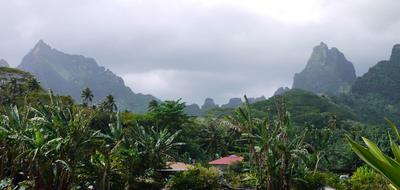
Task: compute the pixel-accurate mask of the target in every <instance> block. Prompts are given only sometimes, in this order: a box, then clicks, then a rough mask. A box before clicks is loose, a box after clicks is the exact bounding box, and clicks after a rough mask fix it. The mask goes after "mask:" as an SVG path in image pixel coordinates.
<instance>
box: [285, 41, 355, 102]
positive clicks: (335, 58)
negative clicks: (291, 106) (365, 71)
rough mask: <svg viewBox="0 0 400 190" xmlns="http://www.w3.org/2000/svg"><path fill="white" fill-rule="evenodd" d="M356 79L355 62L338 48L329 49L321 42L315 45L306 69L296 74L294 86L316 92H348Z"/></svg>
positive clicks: (294, 87)
mask: <svg viewBox="0 0 400 190" xmlns="http://www.w3.org/2000/svg"><path fill="white" fill-rule="evenodd" d="M355 80H356V73H355V69H354V66H353V64H352V63H351V62H350V61H348V60H347V59H346V57H345V56H344V55H343V53H342V52H340V51H339V50H338V49H337V48H335V47H334V48H331V49H329V48H328V46H327V45H326V44H324V43H323V42H321V44H320V45H318V46H316V47H314V49H313V52H312V54H311V57H310V59H309V60H308V62H307V65H306V67H305V68H304V70H303V71H302V72H300V73H296V74H295V76H294V80H293V87H292V88H293V89H296V88H297V89H303V90H307V91H311V92H314V93H333V94H337V93H347V92H349V91H350V90H351V86H352V84H353V83H354V81H355Z"/></svg>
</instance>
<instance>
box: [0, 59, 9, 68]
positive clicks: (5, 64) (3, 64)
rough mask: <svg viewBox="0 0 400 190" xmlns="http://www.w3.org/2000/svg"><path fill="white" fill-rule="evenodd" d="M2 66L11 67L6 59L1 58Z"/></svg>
mask: <svg viewBox="0 0 400 190" xmlns="http://www.w3.org/2000/svg"><path fill="white" fill-rule="evenodd" d="M0 67H10V65H9V64H8V63H7V61H6V60H4V59H0Z"/></svg>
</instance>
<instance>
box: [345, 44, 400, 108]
mask: <svg viewBox="0 0 400 190" xmlns="http://www.w3.org/2000/svg"><path fill="white" fill-rule="evenodd" d="M399 73H400V44H396V45H394V46H393V49H392V54H391V56H390V59H389V60H387V61H380V62H379V63H378V64H376V65H375V66H373V67H371V68H370V69H369V71H368V72H367V73H365V74H364V75H363V76H362V77H359V78H357V80H356V82H355V83H354V85H353V87H352V92H353V93H354V94H358V95H368V94H371V95H379V96H381V97H384V98H387V99H389V100H392V101H396V102H400V100H399V97H400V74H399Z"/></svg>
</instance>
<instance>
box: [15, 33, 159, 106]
mask: <svg viewBox="0 0 400 190" xmlns="http://www.w3.org/2000/svg"><path fill="white" fill-rule="evenodd" d="M18 68H20V69H23V70H25V71H29V72H31V73H32V74H34V75H35V77H36V78H37V79H38V80H39V82H40V83H41V84H42V85H43V87H45V88H50V89H52V90H53V91H54V92H55V93H57V94H60V95H71V96H72V97H73V98H74V100H75V101H77V102H81V96H80V95H81V91H82V89H84V88H86V87H89V88H90V89H91V90H92V92H93V95H94V101H93V103H96V104H97V103H99V102H101V101H102V100H103V99H104V98H105V97H106V96H107V95H109V94H111V95H113V96H114V98H115V100H116V103H117V105H118V107H119V108H120V109H122V110H124V109H128V110H131V111H137V112H145V111H147V105H148V103H149V102H150V101H151V100H153V99H155V100H158V99H157V98H155V97H153V96H151V95H143V94H135V93H134V92H132V90H131V89H130V88H129V87H127V86H125V83H124V81H123V79H122V78H121V77H119V76H117V75H116V74H114V73H113V72H111V71H110V70H109V69H106V68H104V67H101V66H99V65H98V64H97V62H96V60H94V59H93V58H88V57H85V56H82V55H73V54H67V53H64V52H61V51H59V50H57V49H55V48H52V47H50V45H48V44H46V43H45V42H44V41H43V40H39V42H38V43H37V44H36V45H35V46H34V48H33V49H32V50H31V51H30V52H29V53H28V54H27V55H26V56H25V57H24V58H23V60H22V62H21V64H20V65H19V66H18Z"/></svg>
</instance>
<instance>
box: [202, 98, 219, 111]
mask: <svg viewBox="0 0 400 190" xmlns="http://www.w3.org/2000/svg"><path fill="white" fill-rule="evenodd" d="M218 107H219V106H218V105H217V104H215V102H214V100H213V99H212V98H206V99H205V100H204V104H203V105H202V106H201V109H202V110H203V111H207V110H210V109H213V108H218Z"/></svg>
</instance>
